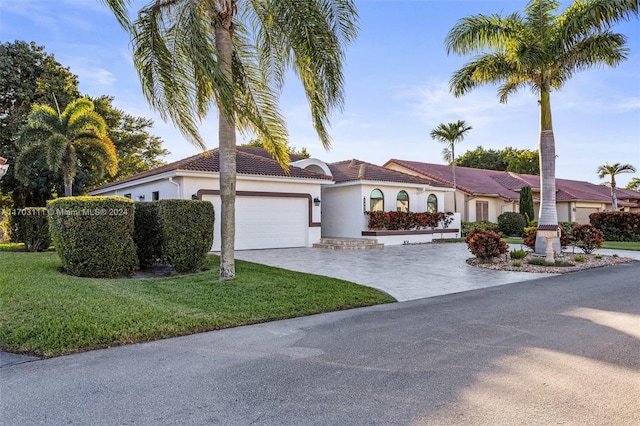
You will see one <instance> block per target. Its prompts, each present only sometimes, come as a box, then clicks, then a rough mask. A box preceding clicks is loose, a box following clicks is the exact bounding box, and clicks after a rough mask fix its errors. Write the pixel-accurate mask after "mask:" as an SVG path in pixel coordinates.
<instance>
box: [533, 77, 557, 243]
mask: <svg viewBox="0 0 640 426" xmlns="http://www.w3.org/2000/svg"><path fill="white" fill-rule="evenodd" d="M549 95H550V93H549V89H544V88H543V89H541V90H540V141H539V145H538V149H539V152H540V211H539V213H538V224H539V225H555V226H557V225H558V211H557V210H556V144H555V138H554V136H553V124H552V120H551V101H550V96H549ZM546 246H547V244H546V240H545V239H543V238H540V237H539V238H538V239H537V241H536V253H537V254H540V255H544V254H545V251H546ZM554 251H556V252H559V251H560V240H559V238H554Z"/></svg>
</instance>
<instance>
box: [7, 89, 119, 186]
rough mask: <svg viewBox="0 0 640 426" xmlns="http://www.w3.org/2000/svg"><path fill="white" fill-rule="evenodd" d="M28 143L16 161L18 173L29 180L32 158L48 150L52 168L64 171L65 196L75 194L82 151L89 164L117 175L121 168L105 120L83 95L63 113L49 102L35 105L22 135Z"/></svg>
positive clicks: (46, 153)
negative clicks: (73, 191) (79, 156)
mask: <svg viewBox="0 0 640 426" xmlns="http://www.w3.org/2000/svg"><path fill="white" fill-rule="evenodd" d="M20 143H22V144H24V145H25V148H24V149H23V150H22V151H21V153H20V155H19V156H18V159H17V161H16V175H17V176H18V177H19V178H20V179H21V180H22V181H26V180H28V179H29V172H30V169H31V164H30V163H31V159H32V157H33V154H35V153H36V151H42V152H44V155H45V156H46V160H47V165H48V166H49V169H50V170H51V171H54V172H57V171H62V177H63V181H64V195H65V197H69V196H71V195H72V188H73V180H74V177H75V176H76V171H77V168H78V154H82V158H83V159H84V163H85V164H84V166H85V167H92V168H94V169H95V170H96V171H97V172H99V173H100V174H102V173H104V172H105V171H106V172H107V173H108V174H109V175H111V176H113V175H115V174H116V172H117V171H118V158H117V157H116V148H115V146H114V145H113V142H111V139H109V137H108V136H107V125H106V123H105V121H104V119H103V118H102V117H101V116H100V115H99V114H98V113H96V112H95V111H94V110H93V102H91V100H89V99H86V98H79V99H76V100H74V101H72V102H71V103H69V105H67V107H66V108H65V109H64V111H62V113H60V111H56V110H54V109H53V108H51V107H50V106H48V105H41V104H35V105H34V106H33V107H32V108H31V112H30V113H29V115H28V117H27V124H26V126H25V128H24V129H23V131H22V133H21V135H20Z"/></svg>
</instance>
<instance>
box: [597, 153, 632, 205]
mask: <svg viewBox="0 0 640 426" xmlns="http://www.w3.org/2000/svg"><path fill="white" fill-rule="evenodd" d="M635 172H636V168H635V167H633V166H632V165H631V164H620V163H613V164H611V165H609V164H608V163H605V164H604V165H602V166H600V167H598V177H599V178H600V179H604V177H605V176H610V177H611V180H610V181H609V186H610V187H611V211H612V212H615V211H618V198H617V197H616V175H618V174H620V173H635Z"/></svg>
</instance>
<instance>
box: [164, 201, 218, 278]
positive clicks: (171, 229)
mask: <svg viewBox="0 0 640 426" xmlns="http://www.w3.org/2000/svg"><path fill="white" fill-rule="evenodd" d="M155 203H157V212H158V223H159V225H160V228H161V229H162V253H163V257H165V258H166V262H167V263H169V264H170V265H172V266H173V267H174V268H175V270H176V271H177V272H191V271H196V270H198V269H201V268H202V266H203V265H204V261H205V259H206V257H207V253H209V250H211V245H212V244H213V223H214V211H213V204H211V203H210V202H208V201H198V200H160V201H156V202H155Z"/></svg>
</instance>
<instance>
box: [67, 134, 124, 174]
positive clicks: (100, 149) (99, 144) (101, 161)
mask: <svg viewBox="0 0 640 426" xmlns="http://www.w3.org/2000/svg"><path fill="white" fill-rule="evenodd" d="M76 152H77V153H78V155H79V156H80V155H82V157H83V158H84V160H85V161H87V159H88V160H90V161H91V165H92V166H93V167H94V168H95V169H98V170H100V171H103V170H104V171H106V172H107V173H108V174H109V175H110V176H115V175H116V173H118V156H117V155H116V147H115V145H114V144H113V142H112V141H111V139H109V138H108V137H104V138H100V139H96V138H86V139H85V138H80V139H78V140H77V142H76Z"/></svg>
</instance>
